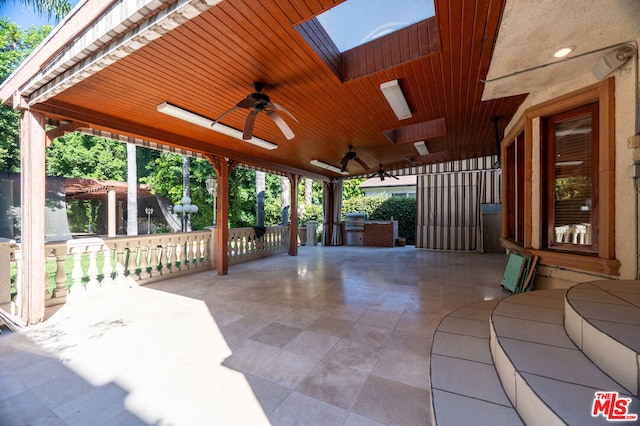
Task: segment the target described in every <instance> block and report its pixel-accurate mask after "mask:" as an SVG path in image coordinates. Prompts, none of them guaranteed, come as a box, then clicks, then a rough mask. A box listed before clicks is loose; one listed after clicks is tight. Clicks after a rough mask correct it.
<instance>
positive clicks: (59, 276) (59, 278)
mask: <svg viewBox="0 0 640 426" xmlns="http://www.w3.org/2000/svg"><path fill="white" fill-rule="evenodd" d="M53 255H54V256H55V257H56V274H55V276H54V277H53V280H54V281H55V282H56V288H55V289H53V296H52V297H55V298H61V299H64V300H66V298H67V271H65V270H64V261H65V259H66V258H67V247H66V246H65V247H57V248H55V249H53ZM64 300H63V301H64Z"/></svg>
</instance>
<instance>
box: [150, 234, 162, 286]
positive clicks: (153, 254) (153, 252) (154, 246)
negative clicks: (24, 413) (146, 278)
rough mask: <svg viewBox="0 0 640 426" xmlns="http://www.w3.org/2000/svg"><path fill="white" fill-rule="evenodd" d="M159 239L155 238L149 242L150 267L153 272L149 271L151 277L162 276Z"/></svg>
mask: <svg viewBox="0 0 640 426" xmlns="http://www.w3.org/2000/svg"><path fill="white" fill-rule="evenodd" d="M159 242H160V240H159V239H157V238H154V239H152V240H151V241H150V242H149V244H150V245H149V267H150V268H151V270H150V271H149V275H150V276H152V277H153V276H156V275H160V263H159V262H160V256H159V254H161V253H162V252H159V251H158V247H160V244H158V243H159Z"/></svg>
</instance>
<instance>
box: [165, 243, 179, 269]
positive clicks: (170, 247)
mask: <svg viewBox="0 0 640 426" xmlns="http://www.w3.org/2000/svg"><path fill="white" fill-rule="evenodd" d="M176 251H177V250H176V245H175V243H174V242H171V241H170V242H168V243H167V256H168V263H167V267H168V268H169V272H170V273H171V272H173V270H174V269H175V268H176ZM175 270H176V271H177V269H175Z"/></svg>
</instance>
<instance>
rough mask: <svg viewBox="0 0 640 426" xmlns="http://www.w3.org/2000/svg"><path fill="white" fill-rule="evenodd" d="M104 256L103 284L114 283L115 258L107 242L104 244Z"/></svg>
mask: <svg viewBox="0 0 640 426" xmlns="http://www.w3.org/2000/svg"><path fill="white" fill-rule="evenodd" d="M102 256H103V259H104V262H103V264H102V286H103V287H104V286H107V285H111V284H113V276H112V274H113V259H111V250H110V249H109V246H108V245H107V244H105V245H103V246H102Z"/></svg>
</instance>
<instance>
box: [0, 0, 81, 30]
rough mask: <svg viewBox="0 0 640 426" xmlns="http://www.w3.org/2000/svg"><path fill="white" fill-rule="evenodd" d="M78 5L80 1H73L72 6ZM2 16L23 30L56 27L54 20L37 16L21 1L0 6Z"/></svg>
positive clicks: (17, 0) (8, 2)
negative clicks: (37, 27)
mask: <svg viewBox="0 0 640 426" xmlns="http://www.w3.org/2000/svg"><path fill="white" fill-rule="evenodd" d="M77 3H78V0H71V4H72V5H75V4H77ZM0 16H7V17H8V18H9V20H10V21H11V22H15V23H16V24H17V25H18V26H19V27H21V28H28V27H30V26H32V25H35V26H40V25H51V26H52V27H54V26H55V25H56V21H55V20H54V19H53V18H52V19H51V20H49V19H48V18H46V16H39V15H37V14H36V13H35V12H33V10H32V8H31V7H30V6H25V5H23V4H22V3H21V2H20V0H6V1H5V3H4V4H3V5H2V6H0Z"/></svg>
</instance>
